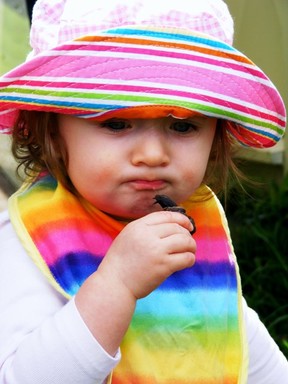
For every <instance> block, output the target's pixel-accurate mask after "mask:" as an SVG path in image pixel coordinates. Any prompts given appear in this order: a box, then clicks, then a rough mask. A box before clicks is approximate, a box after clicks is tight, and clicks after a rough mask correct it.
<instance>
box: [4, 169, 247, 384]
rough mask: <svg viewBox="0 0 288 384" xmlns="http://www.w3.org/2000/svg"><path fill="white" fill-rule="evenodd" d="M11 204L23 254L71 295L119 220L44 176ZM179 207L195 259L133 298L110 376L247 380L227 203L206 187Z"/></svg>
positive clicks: (145, 381) (116, 380)
mask: <svg viewBox="0 0 288 384" xmlns="http://www.w3.org/2000/svg"><path fill="white" fill-rule="evenodd" d="M203 192H205V194H206V196H207V194H210V198H209V199H207V198H205V199H203V198H202V199H201V198H200V197H201V196H203ZM197 197H198V198H197ZM9 207H10V215H11V218H12V219H11V220H12V223H13V225H14V227H15V229H16V231H17V233H18V235H19V237H20V239H21V241H22V243H23V245H24V247H25V249H26V250H27V252H28V254H29V255H30V256H31V257H32V259H33V260H34V262H35V263H36V265H37V266H38V267H39V268H40V269H41V271H42V272H43V274H44V275H45V276H46V277H47V278H48V279H49V281H50V282H51V284H52V285H53V286H54V287H55V289H56V290H58V291H59V292H61V293H62V294H63V295H64V296H65V297H67V298H70V297H71V296H73V295H75V294H76V293H77V291H78V289H79V288H80V287H81V285H82V283H83V282H84V281H85V279H87V277H88V276H89V275H90V274H92V273H93V272H94V271H95V270H97V268H98V266H99V264H100V263H101V260H102V258H103V257H105V254H106V252H107V250H108V248H109V247H110V245H111V243H112V241H113V239H114V238H115V237H116V236H117V234H119V232H120V231H121V230H122V228H123V227H124V225H125V224H124V223H121V222H118V221H116V220H114V219H112V218H111V217H110V216H108V215H106V214H105V213H103V212H101V211H99V210H97V209H96V208H95V207H92V206H91V205H90V204H89V203H87V202H86V201H82V200H81V199H79V198H76V197H75V196H74V195H73V194H72V193H70V192H69V191H68V190H66V189H65V188H64V187H63V186H62V185H61V184H58V183H57V182H56V181H55V179H53V178H52V177H50V176H44V177H42V178H40V179H38V180H37V181H35V182H34V183H32V184H30V185H25V186H23V187H22V188H21V189H20V190H19V191H18V192H17V193H16V194H15V195H13V196H12V197H11V198H10V206H9ZM183 207H184V208H185V209H186V211H187V214H189V215H190V216H192V217H193V218H194V220H195V222H196V226H197V232H196V233H195V235H194V238H195V240H196V243H197V253H196V263H195V265H194V266H193V267H191V268H187V269H184V270H181V271H178V272H175V273H173V274H172V275H171V276H170V277H168V278H167V280H165V281H164V282H163V283H162V284H161V285H160V286H159V287H158V288H157V289H155V290H154V291H153V292H152V293H151V294H150V295H148V296H147V297H145V298H143V299H140V300H138V302H137V305H136V310H135V313H134V316H133V319H132V322H131V324H130V326H129V329H128V331H127V333H126V335H125V337H124V339H123V342H122V344H121V353H122V359H121V362H120V363H119V365H118V366H117V367H116V368H115V370H114V372H113V374H112V377H111V378H110V380H111V382H112V383H113V384H188V383H189V384H196V383H197V384H240V383H241V384H244V383H246V379H247V372H246V371H247V367H246V361H245V358H244V356H246V351H245V348H246V342H245V334H244V327H243V320H242V310H241V296H242V295H241V286H240V278H239V273H238V266H237V263H236V259H235V256H234V253H233V247H232V244H231V240H230V235H229V230H228V227H227V222H226V218H225V215H224V212H223V209H222V207H221V205H220V203H219V201H218V200H217V198H216V196H215V195H214V194H213V193H212V192H211V190H210V189H208V187H206V186H202V187H200V188H199V190H198V191H197V193H196V194H194V195H193V199H192V198H191V199H189V200H188V201H186V202H185V203H184V204H183ZM127 247H129V244H127ZM143 273H145V271H143ZM99 321H101V316H99Z"/></svg>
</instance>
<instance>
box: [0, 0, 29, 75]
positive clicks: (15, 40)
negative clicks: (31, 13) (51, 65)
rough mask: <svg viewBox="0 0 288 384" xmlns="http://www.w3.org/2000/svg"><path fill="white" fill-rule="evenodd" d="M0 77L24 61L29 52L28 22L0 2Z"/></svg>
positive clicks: (26, 18) (25, 18)
mask: <svg viewBox="0 0 288 384" xmlns="http://www.w3.org/2000/svg"><path fill="white" fill-rule="evenodd" d="M0 15H1V16H0V75H2V74H4V73H6V72H7V71H9V70H10V69H12V68H14V67H16V66H17V65H18V64H21V63H22V62H23V61H25V59H26V56H27V54H28V53H29V51H30V50H31V48H30V45H29V20H28V17H25V16H21V15H20V14H19V13H17V12H16V11H15V10H14V9H12V8H11V7H9V6H8V5H7V4H6V3H4V2H3V1H1V0H0Z"/></svg>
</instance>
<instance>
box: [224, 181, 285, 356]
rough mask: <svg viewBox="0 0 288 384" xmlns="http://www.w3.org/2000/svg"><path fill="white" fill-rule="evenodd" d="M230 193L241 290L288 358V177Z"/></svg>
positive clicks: (229, 207)
mask: <svg viewBox="0 0 288 384" xmlns="http://www.w3.org/2000/svg"><path fill="white" fill-rule="evenodd" d="M258 189H259V188H258ZM233 195H234V198H233ZM231 196H232V197H231V198H230V199H229V202H228V209H227V211H228V214H227V216H228V220H229V224H230V230H231V236H232V240H233V244H234V249H235V253H236V255H237V258H238V263H239V266H240V272H241V278H242V286H243V294H244V296H245V298H246V300H247V302H248V304H249V306H250V307H251V308H253V309H255V310H256V312H257V313H258V314H259V316H260V318H261V320H262V321H263V323H264V324H265V325H266V327H267V328H268V330H269V332H270V334H271V335H272V337H273V338H274V340H275V341H276V342H277V344H278V345H279V347H280V349H281V350H282V351H283V352H284V354H285V355H286V357H288V300H287V293H288V177H286V178H285V179H284V180H283V181H282V182H281V183H280V184H276V183H271V185H270V186H269V187H266V188H262V189H261V188H260V190H258V191H257V195H256V196H255V191H254V190H253V197H251V195H247V194H246V195H245V196H243V194H242V195H241V196H239V195H237V201H236V198H235V197H236V196H235V191H234V193H233V191H232V194H231Z"/></svg>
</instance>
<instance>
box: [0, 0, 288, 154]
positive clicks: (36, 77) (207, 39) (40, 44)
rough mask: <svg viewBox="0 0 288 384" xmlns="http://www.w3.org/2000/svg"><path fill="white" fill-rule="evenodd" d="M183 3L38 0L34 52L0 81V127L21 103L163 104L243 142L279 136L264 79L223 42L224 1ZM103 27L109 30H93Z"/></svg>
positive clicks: (280, 107) (280, 125) (83, 110)
mask: <svg viewBox="0 0 288 384" xmlns="http://www.w3.org/2000/svg"><path fill="white" fill-rule="evenodd" d="M190 3H191V4H190ZM60 4H61V6H60ZM189 4H190V6H191V9H190V7H189V9H188V10H187V0H178V1H177V2H176V4H175V2H172V1H171V0H165V1H164V0H158V1H157V2H156V3H155V7H153V9H151V7H148V5H147V2H143V1H139V2H138V1H136V0H126V1H125V2H122V1H121V2H119V1H118V0H110V1H109V2H103V3H102V2H101V5H100V4H99V3H97V4H95V3H94V2H91V1H90V0H89V1H88V0H82V1H81V7H80V9H79V3H78V1H76V0H66V1H60V0H57V1H56V0H52V1H47V0H39V2H38V5H37V6H36V8H35V12H34V21H33V26H32V31H31V38H32V42H33V44H34V51H33V53H32V55H30V57H29V59H28V61H27V62H26V63H24V64H22V65H21V66H19V67H18V68H16V69H15V70H13V71H11V72H10V73H8V74H7V75H6V76H4V77H3V78H2V79H0V127H1V126H2V131H6V132H7V131H9V130H10V129H11V126H12V125H13V122H14V121H15V118H16V116H17V110H19V109H27V110H39V111H51V112H56V113H68V114H72V115H75V116H80V117H83V118H93V119H95V118H101V119H103V118H105V115H107V116H110V115H111V114H117V113H120V112H121V113H122V112H123V110H125V111H126V110H129V109H133V111H134V112H135V110H136V108H140V109H139V118H141V113H143V111H144V109H143V108H149V109H150V110H151V107H153V111H156V109H155V108H156V107H157V108H167V107H169V108H170V107H171V108H172V109H173V108H174V109H177V108H181V109H182V111H183V110H187V113H188V114H189V113H190V112H191V111H192V112H193V111H194V112H197V113H198V112H199V113H202V114H205V115H207V116H212V117H216V118H218V119H225V120H228V121H230V122H231V123H232V124H230V125H229V130H230V132H231V133H232V134H233V135H234V136H235V137H236V138H237V140H238V141H240V142H241V143H242V144H245V145H251V146H256V147H260V148H261V147H269V146H272V145H274V144H275V143H276V142H277V141H278V140H279V139H280V138H281V136H282V135H283V133H284V128H285V124H286V112H285V107H284V103H283V101H282V99H281V96H280V95H279V93H278V91H277V90H276V88H275V87H274V85H273V84H272V83H271V81H270V80H269V79H268V78H267V76H266V75H265V74H264V73H263V72H262V71H261V70H260V69H259V68H258V67H257V66H256V65H255V64H254V63H252V62H251V61H250V60H249V59H248V58H247V57H246V56H245V55H243V54H242V53H240V52H239V51H237V50H235V49H234V48H233V47H232V46H231V45H229V44H227V43H225V42H224V41H223V40H226V41H228V42H230V41H231V40H232V35H233V22H232V18H231V16H230V14H229V12H228V9H227V6H226V5H225V3H224V2H223V1H221V0H201V2H199V0H191V1H190V2H189ZM56 5H57V6H56ZM124 5H125V6H124ZM116 10H117V12H116V13H115V11H116ZM118 11H119V12H118ZM132 19H133V21H132ZM98 22H99V23H98ZM136 23H139V24H136ZM151 23H152V25H148V24H151ZM201 23H202V24H201ZM104 24H105V25H106V26H107V25H108V24H109V25H110V26H113V29H108V30H105V31H103V30H102V31H101V30H100V29H101V28H102V27H103V25H104ZM171 25H172V28H171ZM179 25H180V26H181V28H179ZM200 25H201V27H200ZM176 27H177V28H176ZM198 28H199V29H200V30H201V31H202V32H203V31H204V32H205V33H206V34H202V33H198V32H195V30H197V29H198ZM37 31H38V32H37ZM84 31H85V33H89V34H90V36H86V37H83V36H82V33H84ZM36 32H37V33H36ZM42 32H43V33H42ZM207 33H209V34H210V35H209V34H207ZM34 35H35V36H34ZM211 35H213V36H211ZM220 35H221V36H222V37H220ZM215 36H216V38H215ZM223 36H225V37H223ZM34 37H35V39H34ZM36 37H37V38H36ZM68 37H69V39H71V41H68V42H66V39H68ZM73 38H77V40H76V41H72V39H73ZM219 38H220V39H222V40H219ZM61 41H63V44H60V42H61ZM52 47H54V48H52ZM44 48H45V50H44V51H43V49H44ZM40 51H41V53H39V54H38V55H37V56H35V57H33V55H34V54H35V52H40ZM165 110H166V109H165ZM168 110H170V111H171V109H168ZM168 110H167V111H168ZM167 113H168V112H167ZM169 113H170V112H169ZM144 115H145V114H144ZM0 129H1V128H0Z"/></svg>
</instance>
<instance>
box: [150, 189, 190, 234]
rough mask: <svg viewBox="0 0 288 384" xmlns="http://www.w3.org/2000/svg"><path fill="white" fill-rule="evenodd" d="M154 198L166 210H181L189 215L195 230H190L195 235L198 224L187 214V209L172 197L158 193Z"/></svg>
mask: <svg viewBox="0 0 288 384" xmlns="http://www.w3.org/2000/svg"><path fill="white" fill-rule="evenodd" d="M154 200H155V203H154V204H159V205H160V206H161V207H162V208H163V209H164V211H172V212H179V213H182V214H183V215H185V216H187V217H188V219H189V220H190V221H191V223H192V225H193V230H192V231H191V232H190V233H191V235H193V234H194V233H195V232H196V225H195V222H194V220H193V219H192V217H190V216H188V215H187V214H186V210H185V209H184V208H183V207H179V206H178V205H177V204H176V203H175V201H173V200H172V199H171V198H170V197H168V196H166V195H156V196H155V197H154Z"/></svg>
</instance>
